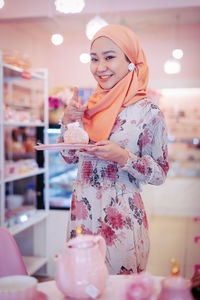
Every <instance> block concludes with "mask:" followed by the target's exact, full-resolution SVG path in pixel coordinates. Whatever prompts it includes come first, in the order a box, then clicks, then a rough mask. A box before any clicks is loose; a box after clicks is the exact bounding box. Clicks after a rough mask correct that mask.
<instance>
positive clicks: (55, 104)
mask: <svg viewBox="0 0 200 300" xmlns="http://www.w3.org/2000/svg"><path fill="white" fill-rule="evenodd" d="M64 106H65V103H63V101H61V100H60V99H59V98H57V97H54V96H50V97H49V109H50V110H55V109H58V108H61V107H64Z"/></svg>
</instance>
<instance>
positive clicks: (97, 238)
mask: <svg viewBox="0 0 200 300" xmlns="http://www.w3.org/2000/svg"><path fill="white" fill-rule="evenodd" d="M95 241H96V243H97V244H98V245H99V249H100V252H101V255H102V256H103V259H104V260H105V257H106V242H105V239H104V238H103V237H102V236H100V235H96V236H95Z"/></svg>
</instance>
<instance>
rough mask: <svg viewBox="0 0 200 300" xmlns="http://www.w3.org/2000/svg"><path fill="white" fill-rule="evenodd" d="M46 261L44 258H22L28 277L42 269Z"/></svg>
mask: <svg viewBox="0 0 200 300" xmlns="http://www.w3.org/2000/svg"><path fill="white" fill-rule="evenodd" d="M47 260H48V259H47V258H46V257H38V256H23V261H24V263H25V266H26V270H27V272H28V274H29V275H32V274H34V273H35V272H36V271H38V270H39V269H40V268H41V267H43V266H44V265H45V264H46V263H47Z"/></svg>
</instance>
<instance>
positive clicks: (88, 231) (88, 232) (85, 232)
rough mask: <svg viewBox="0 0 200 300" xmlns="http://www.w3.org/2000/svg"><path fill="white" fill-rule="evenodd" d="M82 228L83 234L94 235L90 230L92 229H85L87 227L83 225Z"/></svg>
mask: <svg viewBox="0 0 200 300" xmlns="http://www.w3.org/2000/svg"><path fill="white" fill-rule="evenodd" d="M81 228H82V230H83V231H82V234H93V232H92V231H91V230H90V229H88V228H85V225H83V224H82V225H81Z"/></svg>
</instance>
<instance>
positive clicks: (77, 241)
mask: <svg viewBox="0 0 200 300" xmlns="http://www.w3.org/2000/svg"><path fill="white" fill-rule="evenodd" d="M95 245H96V243H95V241H94V236H92V235H86V234H79V235H78V236H76V237H75V238H72V239H71V240H69V242H68V243H67V244H66V246H67V248H79V249H86V248H91V247H94V246H95Z"/></svg>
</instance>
